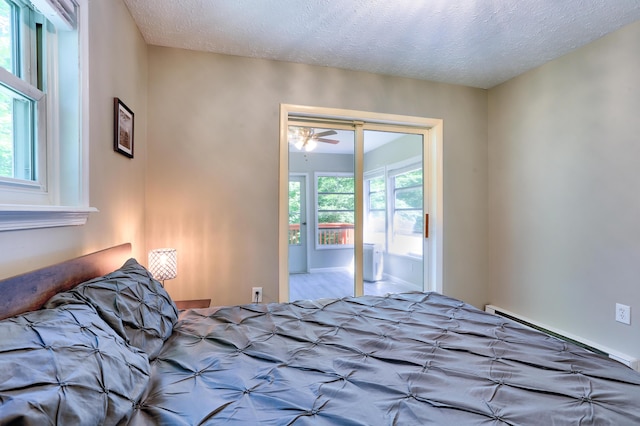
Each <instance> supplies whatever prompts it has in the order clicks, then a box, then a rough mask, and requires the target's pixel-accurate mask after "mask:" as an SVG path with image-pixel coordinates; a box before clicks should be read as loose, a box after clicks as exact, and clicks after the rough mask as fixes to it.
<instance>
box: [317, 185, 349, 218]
mask: <svg viewBox="0 0 640 426" xmlns="http://www.w3.org/2000/svg"><path fill="white" fill-rule="evenodd" d="M354 187H355V181H354V179H353V177H346V176H321V177H318V223H351V224H352V223H354V213H353V212H354V210H355V197H354Z"/></svg>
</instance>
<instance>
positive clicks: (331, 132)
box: [314, 130, 338, 138]
mask: <svg viewBox="0 0 640 426" xmlns="http://www.w3.org/2000/svg"><path fill="white" fill-rule="evenodd" d="M337 134H338V132H336V131H335V130H327V131H325V132H320V133H315V134H314V136H317V137H319V138H323V137H325V136H331V135H337Z"/></svg>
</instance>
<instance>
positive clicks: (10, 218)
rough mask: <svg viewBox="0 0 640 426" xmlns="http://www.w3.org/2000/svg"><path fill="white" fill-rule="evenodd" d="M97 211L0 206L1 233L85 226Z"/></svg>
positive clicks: (92, 208) (65, 207) (78, 208)
mask: <svg viewBox="0 0 640 426" xmlns="http://www.w3.org/2000/svg"><path fill="white" fill-rule="evenodd" d="M97 211H98V209H96V208H95V207H68V206H26V205H25V206H23V205H15V204H0V231H17V230H20V229H37V228H54V227H58V226H78V225H84V224H85V223H87V218H88V217H89V213H94V212H97Z"/></svg>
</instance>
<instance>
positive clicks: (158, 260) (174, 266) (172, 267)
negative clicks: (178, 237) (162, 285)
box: [149, 248, 178, 281]
mask: <svg viewBox="0 0 640 426" xmlns="http://www.w3.org/2000/svg"><path fill="white" fill-rule="evenodd" d="M149 271H150V272H151V274H152V275H153V278H155V279H156V280H162V281H164V280H171V279H174V278H175V277H176V276H177V275H178V253H177V251H176V249H174V248H160V249H155V250H151V251H150V252H149Z"/></svg>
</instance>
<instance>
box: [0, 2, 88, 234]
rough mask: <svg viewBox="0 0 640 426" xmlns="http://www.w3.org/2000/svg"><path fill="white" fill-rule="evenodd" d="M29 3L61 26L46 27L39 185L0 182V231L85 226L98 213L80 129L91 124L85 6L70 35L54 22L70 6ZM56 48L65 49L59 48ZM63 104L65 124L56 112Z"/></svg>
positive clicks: (84, 133)
mask: <svg viewBox="0 0 640 426" xmlns="http://www.w3.org/2000/svg"><path fill="white" fill-rule="evenodd" d="M32 2H33V3H34V4H35V5H36V6H37V7H38V8H40V10H41V12H42V13H43V14H44V15H45V16H47V18H48V19H49V20H50V21H56V20H58V21H59V22H56V27H57V28H56V29H55V30H52V28H53V24H51V23H47V24H46V32H47V34H46V37H45V38H46V50H47V58H46V61H45V63H46V70H47V72H46V74H47V81H46V83H45V91H46V95H43V96H41V97H40V98H39V99H40V100H39V102H38V113H39V114H38V117H39V123H38V130H37V131H38V134H39V135H44V137H45V138H46V141H45V142H44V143H43V144H42V146H41V147H39V152H38V155H39V158H38V164H42V166H41V167H43V169H41V173H40V174H39V176H41V177H42V178H43V179H41V180H39V181H37V182H28V181H19V180H18V181H17V180H11V179H1V180H0V231H10V230H19V229H34V228H48V227H55V226H70V225H83V224H85V223H86V221H87V218H88V215H89V214H90V213H91V212H95V211H97V209H95V208H93V207H89V185H88V179H89V153H88V151H89V150H88V141H89V128H88V126H82V125H81V123H88V122H89V119H88V111H89V93H88V87H89V77H88V75H89V67H88V52H89V43H88V29H87V24H88V6H87V0H77V3H78V8H77V16H76V19H75V20H76V21H77V25H76V29H75V30H69V29H70V28H72V24H73V22H71V23H70V22H69V21H68V20H66V17H64V16H63V15H62V14H60V16H61V17H62V18H60V19H56V18H55V17H56V16H58V11H57V10H56V8H57V7H62V6H64V7H68V6H69V5H70V4H72V3H73V2H72V1H70V0H32ZM61 5H62V6H61ZM60 44H62V45H64V48H59V45H60ZM60 64H65V66H67V64H71V65H70V66H69V68H74V69H76V70H78V71H77V74H75V75H74V73H73V72H67V71H66V69H65V71H64V72H59V66H60ZM75 65H77V66H75ZM2 71H4V72H5V74H6V73H8V72H7V71H5V70H2ZM9 74H10V73H9ZM5 77H7V76H6V75H4V74H3V76H2V77H0V78H5ZM7 78H11V77H7ZM25 84H27V85H29V84H28V83H25ZM36 90H37V89H36ZM36 95H37V93H36ZM61 96H62V97H61ZM34 99H35V98H34ZM62 103H63V104H64V106H65V115H64V122H62V117H61V114H60V112H59V109H60V105H61V104H62ZM62 170H65V174H64V175H63V173H62ZM69 170H72V172H71V173H69ZM43 171H44V172H43Z"/></svg>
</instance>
